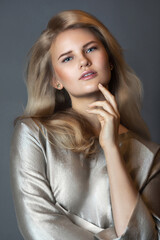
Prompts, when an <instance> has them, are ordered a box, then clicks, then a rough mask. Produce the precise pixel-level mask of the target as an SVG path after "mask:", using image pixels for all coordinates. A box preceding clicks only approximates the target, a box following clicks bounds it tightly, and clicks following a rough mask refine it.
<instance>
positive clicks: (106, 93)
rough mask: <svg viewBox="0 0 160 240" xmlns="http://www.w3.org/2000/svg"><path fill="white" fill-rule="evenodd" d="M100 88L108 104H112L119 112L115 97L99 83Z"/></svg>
mask: <svg viewBox="0 0 160 240" xmlns="http://www.w3.org/2000/svg"><path fill="white" fill-rule="evenodd" d="M98 87H99V89H100V91H101V92H102V94H103V95H104V97H105V99H106V100H107V101H108V102H110V103H111V104H112V106H113V107H114V109H115V111H116V112H118V107H117V103H116V100H115V97H114V96H113V95H112V94H111V93H110V91H108V89H106V88H105V87H104V86H103V85H102V84H100V83H99V84H98Z"/></svg>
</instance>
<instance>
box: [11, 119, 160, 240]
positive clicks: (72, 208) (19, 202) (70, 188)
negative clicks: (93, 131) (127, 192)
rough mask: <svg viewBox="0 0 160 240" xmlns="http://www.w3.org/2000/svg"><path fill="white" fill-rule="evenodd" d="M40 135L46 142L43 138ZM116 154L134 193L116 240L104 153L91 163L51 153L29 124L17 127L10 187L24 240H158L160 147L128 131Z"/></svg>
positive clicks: (43, 131) (39, 132) (62, 152)
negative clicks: (132, 204)
mask: <svg viewBox="0 0 160 240" xmlns="http://www.w3.org/2000/svg"><path fill="white" fill-rule="evenodd" d="M44 135H45V136H46V137H44ZM119 146H120V151H121V153H122V155H123V158H124V161H125V162H126V166H127V168H128V171H129V172H130V174H131V177H132V179H133V181H134V183H135V185H136V187H137V189H138V191H139V196H138V198H137V204H136V206H135V209H134V211H133V213H132V216H131V218H130V220H129V223H128V226H127V228H126V230H125V232H124V234H123V235H122V236H121V237H117V235H116V232H115V229H114V221H113V216H112V207H111V200H110V192H109V179H108V174H107V167H106V160H105V158H104V153H103V150H102V149H101V147H100V146H99V151H98V152H97V155H96V156H95V157H94V158H93V159H91V160H85V159H83V156H82V155H81V154H77V153H73V152H71V151H68V150H64V149H56V148H55V147H54V146H53V145H52V144H51V143H50V141H49V139H48V135H47V131H46V129H45V128H44V127H43V126H41V129H40V128H39V127H38V125H36V124H35V122H34V121H33V120H32V119H24V120H20V121H18V122H17V124H16V126H15V130H14V134H13V137H12V144H11V165H10V168H11V185H12V190H13V199H14V204H15V210H16V215H17V220H18V225H19V228H20V231H21V233H22V235H23V237H24V239H26V240H76V239H77V240H91V239H92V240H93V239H95V240H96V239H97V240H98V239H99V240H100V239H102V240H116V239H119V240H122V239H123V240H136V239H137V240H157V239H160V146H159V145H157V144H154V143H151V142H148V141H145V140H142V139H141V138H140V137H138V136H137V135H135V134H134V133H133V132H131V131H129V132H127V133H123V134H120V135H119Z"/></svg>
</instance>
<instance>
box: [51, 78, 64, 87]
mask: <svg viewBox="0 0 160 240" xmlns="http://www.w3.org/2000/svg"><path fill="white" fill-rule="evenodd" d="M51 85H52V86H53V87H54V88H56V89H58V90H62V89H63V85H62V83H60V82H59V81H57V80H56V79H55V78H52V80H51Z"/></svg>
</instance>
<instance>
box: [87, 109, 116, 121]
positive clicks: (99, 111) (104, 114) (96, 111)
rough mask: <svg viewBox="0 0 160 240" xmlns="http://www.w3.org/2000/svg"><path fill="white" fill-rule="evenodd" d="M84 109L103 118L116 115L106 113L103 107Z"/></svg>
mask: <svg viewBox="0 0 160 240" xmlns="http://www.w3.org/2000/svg"><path fill="white" fill-rule="evenodd" d="M86 111H87V112H89V113H93V114H97V115H100V116H101V117H103V118H104V119H109V118H114V117H116V116H114V115H112V114H110V113H108V112H107V111H104V110H103V109H98V108H94V109H86Z"/></svg>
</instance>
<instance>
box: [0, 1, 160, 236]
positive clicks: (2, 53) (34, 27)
mask: <svg viewBox="0 0 160 240" xmlns="http://www.w3.org/2000/svg"><path fill="white" fill-rule="evenodd" d="M67 9H81V10H85V11H88V12H90V13H92V14H93V15H95V16H96V17H98V18H99V19H100V20H101V21H102V22H103V23H105V25H106V26H107V27H108V28H109V29H110V31H111V32H112V33H113V35H114V36H115V37H116V38H117V40H118V41H119V43H120V44H121V46H122V48H123V49H124V51H125V58H126V60H127V62H128V64H129V65H130V66H131V67H132V68H133V69H134V71H135V72H136V73H137V75H138V76H139V77H140V78H141V81H142V82H143V86H144V103H143V111H142V114H143V117H144V119H145V121H146V122H147V124H148V126H149V129H150V131H151V135H152V139H153V141H156V142H158V143H160V134H159V133H160V127H159V120H160V101H159V90H160V66H159V63H160V14H159V10H160V1H159V0H130V1H128V0H86V1H83V0H81V1H80V0H68V1H67V0H32V1H31V0H10V1H7V0H0V71H1V74H0V76H1V78H0V109H1V115H0V128H1V129H0V133H1V138H0V156H1V164H0V166H1V167H0V213H1V216H0V239H2V240H9V239H12V240H19V239H22V237H21V236H20V233H19V231H18V228H17V223H16V218H15V212H14V207H13V203H12V195H11V189H10V179H9V151H10V140H11V134H12V131H13V120H14V118H15V117H16V116H18V115H19V114H21V113H22V111H23V106H25V104H26V100H27V94H26V88H25V84H24V73H23V71H24V67H25V61H26V55H27V53H28V51H29V49H30V48H31V46H32V45H33V43H34V41H35V40H36V39H37V38H38V36H39V35H40V33H41V32H42V30H43V29H44V28H45V27H46V24H47V22H48V20H49V19H50V18H51V17H52V16H53V15H54V14H56V13H58V12H59V11H62V10H67Z"/></svg>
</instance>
